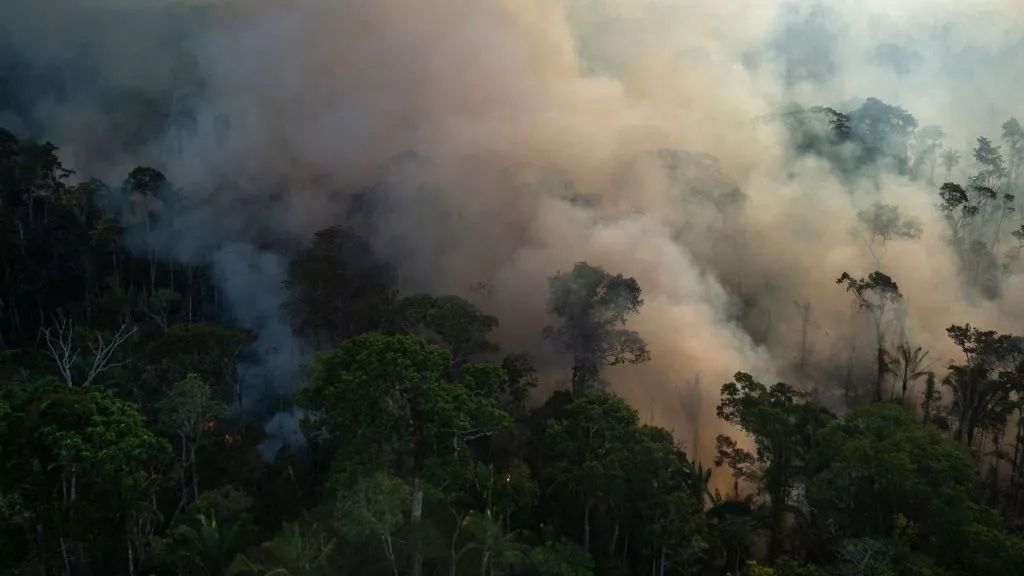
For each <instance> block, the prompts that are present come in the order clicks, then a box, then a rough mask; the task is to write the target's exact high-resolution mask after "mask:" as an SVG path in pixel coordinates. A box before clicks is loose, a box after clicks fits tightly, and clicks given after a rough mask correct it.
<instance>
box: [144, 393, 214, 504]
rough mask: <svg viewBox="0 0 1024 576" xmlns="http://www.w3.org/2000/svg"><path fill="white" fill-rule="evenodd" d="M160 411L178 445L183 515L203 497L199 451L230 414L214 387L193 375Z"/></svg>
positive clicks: (161, 406)
mask: <svg viewBox="0 0 1024 576" xmlns="http://www.w3.org/2000/svg"><path fill="white" fill-rule="evenodd" d="M157 410H158V412H159V415H160V424H161V425H162V426H163V427H164V429H165V430H166V431H167V432H168V433H169V434H173V435H174V436H175V437H176V439H177V443H178V453H179V456H178V473H179V496H180V499H179V502H178V511H181V510H182V509H183V508H184V507H185V506H187V505H188V503H189V502H190V501H194V500H195V499H196V498H198V497H199V471H198V470H199V468H198V461H197V460H198V459H197V458H196V451H197V448H198V447H199V443H200V441H201V440H202V439H203V435H204V432H205V431H206V430H208V429H209V428H210V426H211V424H212V421H213V420H214V419H215V418H218V417H220V416H223V415H225V414H227V406H225V405H224V403H223V402H220V401H218V400H216V399H214V398H213V395H212V392H211V390H210V385H209V384H207V383H206V382H205V381H204V380H203V379H202V378H200V377H199V376H198V375H196V374H189V375H188V376H186V377H185V378H184V379H183V380H179V381H178V382H176V383H175V384H174V387H173V388H172V389H171V392H170V393H169V394H168V395H167V396H166V397H165V398H164V399H163V400H161V401H160V402H159V403H158V404H157ZM176 514H177V513H176Z"/></svg>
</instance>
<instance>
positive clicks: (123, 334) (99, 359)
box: [85, 321, 136, 386]
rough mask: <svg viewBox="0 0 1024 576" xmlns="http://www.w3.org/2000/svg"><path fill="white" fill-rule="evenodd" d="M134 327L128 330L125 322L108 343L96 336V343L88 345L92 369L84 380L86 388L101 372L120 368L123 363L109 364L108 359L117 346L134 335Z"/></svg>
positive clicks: (99, 335)
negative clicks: (90, 351)
mask: <svg viewBox="0 0 1024 576" xmlns="http://www.w3.org/2000/svg"><path fill="white" fill-rule="evenodd" d="M135 330H136V329H135V327H134V326H132V327H130V328H129V324H128V322H127V321H125V322H124V323H123V324H121V327H120V328H118V329H117V332H116V333H115V334H114V336H113V337H112V338H111V339H110V341H109V342H104V340H103V336H102V335H101V334H96V342H95V343H90V344H89V347H90V348H91V349H92V355H93V356H92V368H90V369H89V377H88V378H86V379H85V385H86V386H88V385H89V384H91V383H92V381H93V380H94V379H95V378H96V377H97V376H99V375H100V374H101V373H102V372H104V371H105V370H107V369H109V368H114V367H116V366H120V365H121V364H123V362H111V361H110V359H111V358H112V357H113V356H114V352H116V351H117V348H118V346H120V345H121V344H123V343H124V341H125V340H127V339H128V338H130V337H131V335H132V334H135Z"/></svg>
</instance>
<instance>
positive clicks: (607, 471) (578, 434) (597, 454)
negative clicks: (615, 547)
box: [544, 390, 639, 553]
mask: <svg viewBox="0 0 1024 576" xmlns="http://www.w3.org/2000/svg"><path fill="white" fill-rule="evenodd" d="M638 425H639V418H638V417H637V414H636V411H635V410H633V409H632V408H630V407H629V405H628V404H626V402H625V401H624V400H622V398H619V397H618V396H615V395H613V394H610V393H607V392H603V391H597V390H591V391H587V392H581V393H579V394H576V395H575V397H574V398H573V399H572V401H571V402H570V403H569V404H568V405H567V406H566V407H565V408H564V410H563V411H562V413H561V414H560V415H559V417H558V418H557V419H554V420H552V421H550V422H548V426H547V431H546V432H545V434H544V454H545V460H546V462H548V464H547V466H546V470H545V472H546V478H545V485H546V490H547V491H558V493H561V494H565V495H567V496H570V497H572V498H573V499H574V500H575V501H576V502H577V503H578V505H579V509H580V511H581V512H582V514H581V515H580V516H581V522H580V526H581V529H580V535H581V541H582V544H583V549H584V550H585V551H587V552H588V553H589V552H590V544H591V515H592V512H593V509H594V506H595V505H597V504H599V503H601V502H607V501H608V500H609V499H610V498H611V496H612V494H613V493H614V492H615V491H616V485H617V484H619V483H621V482H622V481H623V480H624V478H625V474H626V470H627V469H626V468H625V465H626V462H627V460H628V453H629V450H630V449H631V447H632V446H633V444H634V442H635V439H636V434H637V426H638Z"/></svg>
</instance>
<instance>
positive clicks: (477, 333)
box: [383, 294, 498, 373]
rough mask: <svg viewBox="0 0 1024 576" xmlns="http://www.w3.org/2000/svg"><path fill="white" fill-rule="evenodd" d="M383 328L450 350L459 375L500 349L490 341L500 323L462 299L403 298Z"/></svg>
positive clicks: (448, 297)
mask: <svg viewBox="0 0 1024 576" xmlns="http://www.w3.org/2000/svg"><path fill="white" fill-rule="evenodd" d="M383 326H384V330H385V331H387V332H392V333H396V334H411V335H414V336H419V337H421V338H423V339H425V340H426V341H427V342H430V343H431V344H434V345H437V346H441V347H443V348H447V349H448V351H449V352H451V354H452V365H453V367H454V368H455V371H456V373H458V368H459V367H461V366H462V364H464V363H465V362H466V361H468V360H471V359H473V358H475V357H479V356H481V355H484V354H489V353H493V352H497V351H498V345H497V344H495V343H494V342H491V340H489V335H490V333H491V332H492V331H493V330H494V329H495V328H497V327H498V319H497V318H495V317H494V316H489V315H487V314H483V313H481V312H480V311H479V310H477V308H476V306H474V305H473V304H472V303H470V302H469V301H467V300H465V299H463V298H460V297H458V296H431V295H429V294H418V295H416V296H408V297H406V298H402V299H401V300H399V301H398V302H397V303H396V304H395V305H394V306H393V307H392V308H391V310H389V311H388V313H387V314H386V316H385V318H384V322H383Z"/></svg>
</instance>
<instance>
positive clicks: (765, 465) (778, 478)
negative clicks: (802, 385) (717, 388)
mask: <svg viewBox="0 0 1024 576" xmlns="http://www.w3.org/2000/svg"><path fill="white" fill-rule="evenodd" d="M806 398H807V394H805V393H802V392H799V391H797V390H794V389H793V388H792V387H791V386H789V385H788V384H785V383H782V382H779V383H777V384H774V385H772V386H771V387H767V386H765V385H764V384H761V383H760V382H758V381H757V380H754V378H753V377H752V376H751V375H749V374H746V373H743V372H737V373H736V376H735V377H734V379H733V381H732V382H728V383H726V384H724V385H723V386H722V399H721V401H720V402H719V404H718V407H717V408H716V413H717V414H718V417H719V418H721V419H722V420H725V421H726V422H729V423H730V424H733V425H735V426H737V427H739V428H740V429H741V430H743V431H744V432H745V433H746V434H747V435H748V436H750V437H751V438H753V440H754V446H755V447H756V452H755V454H751V453H749V452H748V451H746V450H745V449H743V448H741V447H739V446H738V445H737V443H736V442H735V441H734V440H732V439H731V438H729V437H728V436H725V435H720V436H719V437H718V443H717V451H718V455H717V457H716V460H715V464H716V465H718V466H721V465H722V464H728V465H729V467H730V468H732V469H733V471H734V473H735V474H736V475H737V477H738V478H740V479H743V480H748V481H751V482H753V483H754V484H755V485H756V486H757V487H758V489H759V490H760V492H761V493H762V494H763V495H764V496H765V497H766V498H767V504H768V522H767V524H768V531H769V536H770V540H769V556H770V557H772V558H775V557H776V556H778V554H779V553H780V552H782V545H783V528H784V526H785V519H786V514H787V510H788V509H789V507H790V496H791V494H792V493H793V490H794V487H795V485H796V482H797V479H798V478H800V477H801V475H803V474H804V468H805V466H806V463H807V459H808V456H809V451H810V449H811V439H812V437H813V435H814V433H815V431H816V430H818V429H819V428H821V427H822V426H824V425H825V424H827V423H828V422H829V420H830V419H831V415H830V414H829V413H828V412H827V411H825V410H824V409H822V408H819V407H817V406H815V405H814V404H810V403H807V402H806Z"/></svg>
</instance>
